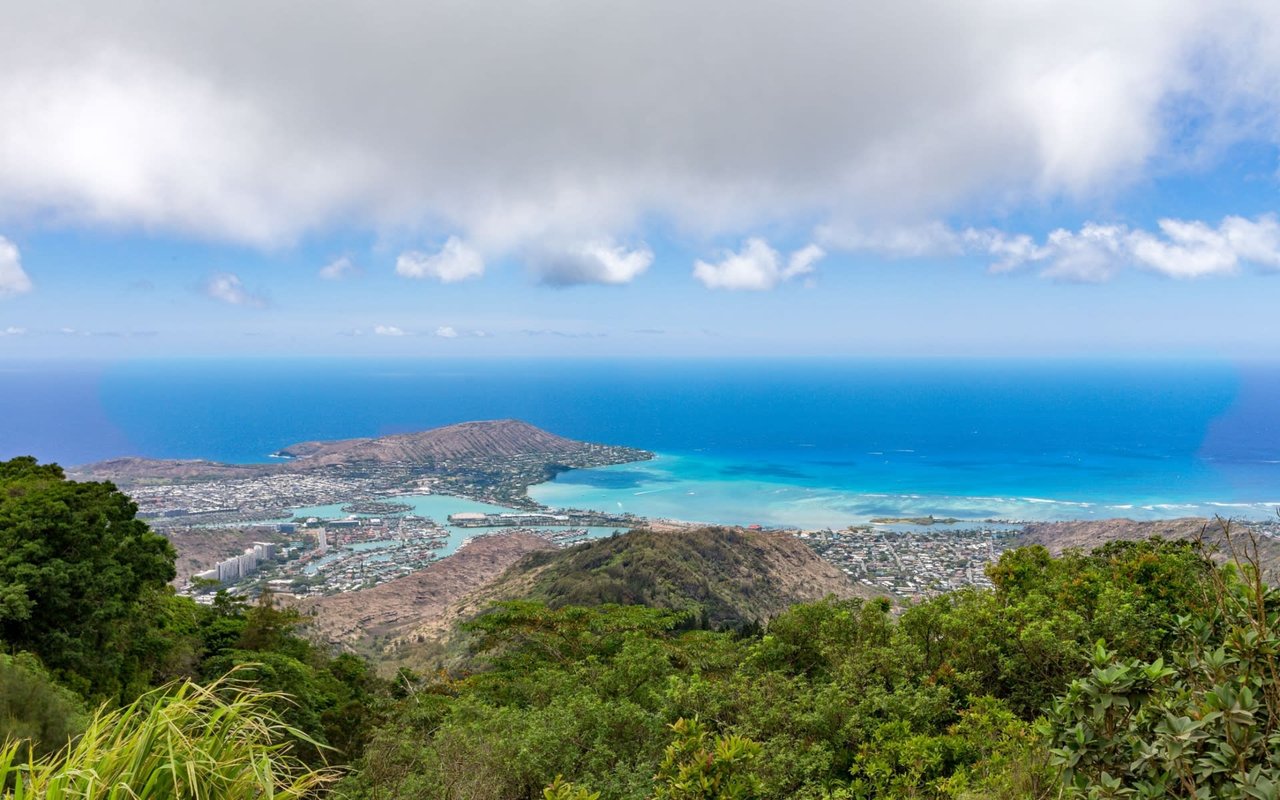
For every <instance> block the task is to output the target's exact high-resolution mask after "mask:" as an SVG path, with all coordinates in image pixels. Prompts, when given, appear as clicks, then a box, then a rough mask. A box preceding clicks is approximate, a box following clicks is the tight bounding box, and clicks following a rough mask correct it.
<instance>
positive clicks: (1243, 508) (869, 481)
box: [0, 359, 1280, 526]
mask: <svg viewBox="0 0 1280 800" xmlns="http://www.w3.org/2000/svg"><path fill="white" fill-rule="evenodd" d="M0 366H3V367H4V368H3V369H0V382H4V385H3V386H0V389H2V391H0V457H7V456H11V455H18V454H28V453H29V454H32V455H36V456H37V457H39V458H41V459H43V460H58V461H62V462H63V463H68V464H76V463H83V462H86V461H91V460H96V459H102V458H108V457H114V456H120V455H131V454H132V455H147V456H157V457H182V458H211V459H216V460H223V461H233V462H256V461H265V460H267V457H268V454H270V453H272V452H274V451H276V450H279V449H280V448H282V447H285V446H287V445H289V444H292V443H295V442H298V441H304V440H310V439H335V438H345V437H353V436H376V435H381V434H389V433H399V432H404V431H410V430H421V429H426V428H430V427H435V426H437V425H443V424H448V423H453V422H461V421H465V420H472V419H495V418H504V417H514V418H519V419H524V420H527V421H529V422H531V423H533V424H535V425H539V426H541V427H544V428H546V429H548V430H550V431H553V432H555V433H559V434H561V435H564V436H569V437H573V438H577V439H584V440H588V441H598V442H607V443H611V444H625V445H632V446H636V447H642V448H645V449H649V450H653V451H656V452H658V453H660V454H661V458H659V459H658V460H657V461H654V462H652V463H647V464H634V465H624V466H621V467H614V468H608V469H604V470H587V471H578V472H570V473H566V474H564V475H562V476H560V477H559V478H558V479H557V480H556V481H555V482H554V483H551V484H547V485H544V486H540V487H536V488H535V489H534V492H533V494H534V497H535V498H537V499H539V500H541V501H542V502H545V503H548V504H550V505H555V506H579V507H595V508H600V509H602V510H607V511H616V510H619V509H622V510H627V511H633V512H637V513H642V514H646V515H654V516H669V517H673V518H679V519H693V520H702V521H710V522H738V523H745V524H750V523H760V524H799V525H805V526H820V525H840V524H848V523H850V522H858V521H861V520H865V519H866V518H869V517H873V516H915V515H920V514H928V513H932V514H935V515H941V516H957V517H966V518H974V517H977V518H982V517H998V518H1018V519H1031V518H1093V517H1104V516H1116V515H1124V516H1134V517H1168V516H1179V515H1183V514H1188V513H1213V512H1218V513H1226V514H1230V515H1234V516H1250V517H1261V516H1266V515H1269V514H1271V513H1272V509H1273V507H1274V506H1275V505H1277V504H1280V365H1277V364H1276V363H1253V362H1250V363H1236V362H1228V361H1192V362H1178V361H1171V360H1165V361H1110V362H1087V361H1044V362H1033V361H962V360H952V361H946V360H909V361H892V360H832V359H792V360H787V361H780V360H735V361H713V360H692V359H691V360H677V361H656V360H629V361H607V360H591V361H568V360H524V361H475V362H467V361H457V360H451V361H444V360H407V359H400V360H323V359H309V360H234V361H233V360H186V361H133V362H120V363H110V364H106V363H104V364H36V363H28V362H15V363H9V364H5V365H0ZM457 510H466V508H458V509H457ZM420 513H424V514H426V515H428V516H433V517H440V516H441V515H440V514H439V513H438V512H436V511H424V512H420Z"/></svg>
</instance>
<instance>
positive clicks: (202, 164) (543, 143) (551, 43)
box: [0, 0, 1280, 276]
mask: <svg viewBox="0 0 1280 800" xmlns="http://www.w3.org/2000/svg"><path fill="white" fill-rule="evenodd" d="M10 5H13V6H15V7H13V8H8V7H7V8H6V17H5V22H6V29H9V30H17V31H22V36H21V37H20V38H19V37H8V38H7V39H6V41H5V43H4V47H3V48H2V49H0V119H3V120H21V121H22V124H21V125H16V124H10V125H4V126H2V127H0V209H3V214H4V215H5V216H7V217H22V218H24V219H31V220H36V221H37V222H42V221H44V220H51V221H53V222H54V223H55V224H58V225H66V224H89V225H108V226H125V227H132V228H137V229H144V230H164V231H176V232H179V233H182V234H194V235H197V236H200V237H214V238H220V239H229V240H234V241H239V242H248V243H251V244H255V245H264V246H269V245H274V244H279V243H281V242H286V243H287V242H289V241H292V240H295V239H296V238H297V237H299V236H301V235H303V234H306V233H307V232H309V231H313V230H316V229H320V228H323V227H324V226H326V225H328V224H331V223H333V222H334V221H337V220H341V221H342V222H343V224H346V225H350V226H355V227H368V228H375V229H378V230H379V231H397V232H399V231H406V232H407V235H432V234H435V233H437V232H439V231H456V232H457V233H458V234H459V236H460V237H461V238H463V239H465V240H467V241H469V242H472V243H473V245H474V246H476V247H477V248H479V249H480V250H482V251H483V252H485V253H491V252H492V253H497V252H504V253H505V252H517V251H519V250H521V249H522V248H524V247H526V246H529V245H531V244H537V243H539V242H543V241H547V240H554V241H574V240H577V239H581V238H583V237H589V236H595V235H613V236H616V237H619V238H621V237H622V236H624V235H625V234H626V233H628V232H634V231H636V230H640V229H641V227H642V226H643V225H644V224H645V223H647V222H648V221H650V220H657V221H659V222H666V223H671V224H673V225H675V226H678V227H681V228H685V227H687V228H691V229H694V230H697V231H707V232H710V233H713V234H718V235H740V234H741V232H743V231H748V230H755V229H759V228H758V227H757V226H761V225H765V224H772V223H787V222H792V223H795V222H797V221H802V220H808V219H813V218H815V217H822V216H824V215H825V214H827V213H830V214H832V215H833V216H835V217H842V216H848V217H849V218H854V219H862V220H864V221H866V222H873V223H877V224H880V223H884V224H891V223H895V222H902V221H903V220H911V219H928V218H933V217H946V216H948V215H951V214H954V213H956V212H958V211H960V210H962V209H965V208H968V207H971V204H972V203H973V202H975V201H990V200H992V199H995V200H996V201H997V202H999V203H1000V204H1002V205H1004V206H1006V207H1007V206H1010V205H1015V204H1017V203H1019V202H1026V201H1032V202H1039V201H1041V200H1044V199H1046V198H1047V199H1050V200H1052V199H1054V198H1056V197H1058V196H1061V195H1071V196H1074V197H1088V196H1092V195H1093V194H1095V193H1102V194H1106V193H1109V192H1110V191H1111V190H1113V189H1115V188H1116V187H1117V186H1123V185H1124V184H1125V182H1127V181H1133V180H1136V179H1140V178H1142V177H1143V176H1144V174H1145V171H1146V170H1148V169H1149V168H1150V166H1151V165H1156V166H1158V167H1161V168H1165V167H1169V166H1170V165H1172V166H1173V167H1175V168H1176V167H1177V163H1176V162H1178V161H1179V160H1180V159H1183V158H1185V157H1187V156H1188V154H1190V155H1200V154H1202V153H1206V152H1207V153H1209V154H1210V156H1211V155H1212V152H1213V151H1215V150H1216V151H1222V150H1224V149H1225V148H1226V146H1227V145H1230V144H1232V143H1233V142H1236V141H1240V140H1241V139H1246V140H1254V141H1264V142H1268V143H1269V142H1271V141H1274V140H1275V139H1276V137H1277V136H1280V91H1278V90H1277V89H1278V87H1280V6H1278V5H1277V4H1276V3H1274V2H1273V0H1232V2H1230V3H1229V5H1228V7H1227V8H1223V7H1222V6H1221V4H1214V3H1204V2H1199V1H1198V0H1162V2H1122V3H1117V2H1114V0H1043V1H1042V2H1037V3H1035V4H1034V5H1033V6H1032V7H1030V10H1026V9H1024V10H1023V11H1021V12H1020V13H1010V8H1009V3H1008V2H1007V0H972V2H966V3H963V4H960V3H954V2H946V0H923V2H921V3H918V4H916V5H915V6H913V12H912V13H911V14H909V15H905V16H904V15H903V14H902V12H901V10H900V9H898V8H896V7H894V6H892V5H891V4H866V3H848V2H844V0H814V2H810V3H805V4H802V6H800V7H796V8H790V9H788V12H787V13H785V14H780V13H778V10H777V8H776V7H775V6H773V5H772V4H768V3H735V4H732V5H728V4H725V3H723V2H706V3H676V2H667V1H665V0H656V4H655V0H619V2H615V3H609V4H608V5H607V7H605V6H601V5H600V4H599V3H595V2H590V0H563V2H557V3H554V4H551V5H549V6H548V5H545V4H540V3H538V4H517V5H516V6H514V7H512V8H510V9H507V11H506V12H505V13H504V14H501V15H495V14H492V13H490V12H489V10H487V9H486V8H485V6H484V5H483V4H475V3H446V4H421V3H409V2H388V3H386V4H383V5H381V6H380V7H379V19H380V22H381V23H382V24H378V25H365V24H356V23H355V22H353V21H359V20H362V19H364V18H365V17H366V16H367V13H368V12H367V8H366V7H365V6H364V5H363V4H362V3H359V2H357V0H334V1H333V2H330V3H325V4H324V5H323V7H316V8H312V9H310V10H309V16H308V24H307V25H304V26H300V25H296V24H292V23H293V22H294V20H293V19H292V18H291V16H290V14H292V13H293V12H292V11H291V10H290V9H289V8H287V7H285V6H279V7H263V6H262V4H260V3H252V2H250V1H249V0H226V1H225V2H218V3H203V4H198V5H196V6H193V7H186V5H185V4H184V5H183V6H182V7H181V8H180V7H179V6H178V5H176V4H170V5H171V7H166V8H162V9H160V10H155V9H152V8H150V7H148V8H147V13H145V14H140V13H138V8H139V6H138V4H137V3H136V0H93V2H90V0H68V2H65V3H34V2H32V3H18V4H10ZM727 9H728V10H731V11H732V13H731V14H729V15H728V16H726V10H727ZM744 43H751V45H752V46H744ZM659 51H660V52H661V53H662V58H661V59H654V58H653V53H655V52H659ZM762 51H767V52H768V53H769V55H770V57H769V58H761V57H760V53H761V52H762ZM326 52H342V53H345V54H348V56H349V57H346V58H341V59H323V58H316V57H315V54H316V53H326ZM530 54H534V55H533V56H531V55H530ZM531 57H536V60H537V67H538V68H537V69H536V70H531V69H528V67H527V65H528V60H529V59H530V58H531ZM439 64H449V65H450V68H449V70H448V71H447V72H445V71H442V70H440V69H438V65H439ZM583 64H590V65H591V68H590V69H583V67H582V65H583ZM1186 108H1193V109H1196V119H1195V124H1194V125H1187V124H1186V122H1187V120H1186V118H1185V115H1184V116H1182V117H1180V116H1179V115H1178V113H1177V112H1178V110H1179V109H1186ZM0 222H3V219H0ZM413 261H414V259H410V263H411V264H412V262H413ZM411 271H412V267H411ZM450 274H452V273H450ZM465 274H467V275H468V276H472V275H474V274H476V273H475V271H474V270H471V271H466V273H465Z"/></svg>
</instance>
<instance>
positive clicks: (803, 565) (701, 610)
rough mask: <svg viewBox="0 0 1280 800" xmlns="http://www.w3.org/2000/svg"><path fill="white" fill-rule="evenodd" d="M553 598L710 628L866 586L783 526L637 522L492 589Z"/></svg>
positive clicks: (532, 561) (530, 562) (534, 563)
mask: <svg viewBox="0 0 1280 800" xmlns="http://www.w3.org/2000/svg"><path fill="white" fill-rule="evenodd" d="M504 585H507V586H511V587H513V588H515V587H520V586H526V587H528V588H527V589H521V590H519V591H517V592H512V593H513V594H517V593H519V594H523V595H524V596H527V597H530V598H533V599H540V600H545V601H546V602H547V603H548V604H550V605H552V606H561V605H599V604H601V603H620V604H643V605H648V606H656V607H660V608H670V609H675V610H690V611H694V612H696V613H698V614H700V615H702V616H704V617H705V619H706V621H707V622H708V623H709V624H711V625H712V626H716V627H719V626H723V625H738V624H742V623H747V622H755V621H763V620H766V619H769V618H770V617H773V616H775V615H777V614H778V613H780V612H781V611H783V610H784V609H786V608H787V607H788V606H790V605H792V604H794V603H799V602H805V601H811V600H819V599H821V598H823V597H826V596H827V595H831V594H834V595H836V596H839V597H852V596H855V595H859V594H864V592H862V591H861V590H860V589H859V587H858V586H857V585H856V584H855V583H854V582H853V581H852V580H850V578H849V577H848V576H847V575H845V574H844V573H843V572H841V571H840V570H839V569H837V568H836V567H834V566H833V565H831V564H829V563H827V562H826V561H823V560H821V559H819V558H818V557H817V556H816V555H814V554H813V551H812V550H810V549H809V548H808V547H806V546H805V545H804V544H803V543H802V542H800V541H799V540H797V539H796V538H794V537H793V536H790V535H789V534H776V533H763V532H759V531H747V530H742V529H739V528H699V529H694V530H688V531H681V532H677V533H659V532H656V531H651V530H636V531H632V532H630V533H628V534H625V535H623V536H617V537H614V538H610V539H598V540H595V541H592V542H588V543H586V544H583V545H580V546H578V547H574V548H572V549H569V550H563V551H556V552H545V553H534V554H531V555H528V556H525V557H524V558H523V559H521V561H520V562H518V563H517V564H516V565H515V566H514V567H512V568H511V569H510V570H508V571H507V573H506V574H505V575H503V577H502V579H501V580H500V581H499V583H498V584H497V585H495V587H494V590H495V592H496V593H499V594H501V593H502V589H503V586H504Z"/></svg>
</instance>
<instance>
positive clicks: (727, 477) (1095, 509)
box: [529, 454, 1280, 529]
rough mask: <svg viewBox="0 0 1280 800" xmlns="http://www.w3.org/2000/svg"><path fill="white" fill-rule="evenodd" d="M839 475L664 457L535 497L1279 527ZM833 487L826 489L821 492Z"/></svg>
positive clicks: (745, 512)
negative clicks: (740, 468)
mask: <svg viewBox="0 0 1280 800" xmlns="http://www.w3.org/2000/svg"><path fill="white" fill-rule="evenodd" d="M841 480H849V481H850V482H851V483H856V479H855V478H853V477H852V476H846V475H841V474H835V475H828V476H825V478H823V477H816V476H814V475H799V474H796V475H785V474H783V475H777V476H776V477H773V478H763V477H755V478H743V477H739V476H736V475H735V469H734V464H733V463H732V462H725V461H723V460H718V459H715V458H711V457H706V456H701V457H687V456H670V455H661V454H660V455H659V457H658V458H657V459H655V460H653V461H650V462H646V463H644V464H628V465H621V466H616V467H602V468H600V469H595V470H581V471H575V472H570V473H565V474H563V475H561V476H559V478H557V479H556V480H555V481H554V482H551V483H544V484H541V485H539V486H535V487H533V488H532V490H531V491H530V492H529V494H530V495H531V496H532V497H533V498H534V499H535V500H537V501H538V502H540V503H544V504H546V505H548V506H551V507H553V508H556V507H576V508H597V509H602V510H606V511H617V512H630V513H633V514H638V515H641V516H647V517H659V518H670V519H679V520H688V521H696V522H707V523H716V524H731V525H751V524H759V525H764V526H766V527H768V526H789V525H794V526H799V527H803V528H813V529H818V528H841V527H844V526H847V525H850V524H854V523H860V522H867V521H869V520H871V519H874V518H876V517H922V516H927V515H933V516H935V517H955V518H958V519H964V520H986V519H999V520H1021V521H1027V520H1060V519H1108V518H1112V517H1128V518H1130V519H1162V518H1168V517H1181V516H1213V515H1215V514H1219V515H1222V516H1228V517H1235V518H1249V519H1265V518H1271V517H1273V516H1274V514H1275V509H1276V508H1277V507H1280V491H1277V492H1274V493H1273V495H1274V497H1275V498H1276V499H1275V500H1274V501H1260V502H1257V503H1236V502H1223V501H1220V500H1211V499H1205V500H1191V499H1187V500H1184V501H1182V502H1168V500H1169V498H1168V496H1166V495H1161V494H1159V493H1156V494H1146V493H1145V492H1150V491H1154V490H1151V489H1147V490H1145V492H1144V491H1136V492H1133V493H1129V494H1125V493H1123V492H1122V491H1121V490H1115V491H1114V493H1113V494H1104V493H1101V492H1097V491H1092V492H1086V491H1084V490H1081V489H1079V487H1077V492H1078V494H1077V495H1076V496H1077V497H1087V498H1091V499H1071V497H1069V496H1064V497H1057V498H1055V497H1030V496H1016V495H1011V496H997V495H976V496H961V495H948V494H919V493H891V492H883V491H881V492H877V491H860V490H859V489H857V488H853V487H848V486H842V485H841V484H840V481H841ZM824 483H825V484H826V485H823V484H824ZM922 483H926V482H925V481H922Z"/></svg>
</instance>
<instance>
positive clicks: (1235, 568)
mask: <svg viewBox="0 0 1280 800" xmlns="http://www.w3.org/2000/svg"><path fill="white" fill-rule="evenodd" d="M1227 542H1228V545H1229V546H1233V543H1232V540H1231V538H1230V535H1229V531H1228V537H1227ZM1256 553H1257V542H1256V541H1254V542H1252V543H1246V546H1245V547H1244V548H1243V549H1242V551H1241V552H1233V553H1232V555H1233V556H1234V558H1233V563H1232V564H1230V565H1228V566H1227V567H1226V568H1224V569H1223V570H1221V571H1220V572H1219V573H1216V575H1217V583H1216V589H1217V591H1216V609H1215V610H1214V612H1213V613H1212V614H1211V615H1208V616H1207V617H1199V618H1197V617H1193V616H1184V617H1182V618H1180V620H1179V624H1178V633H1179V636H1180V641H1179V643H1178V645H1177V646H1176V647H1175V648H1174V649H1173V652H1172V653H1171V654H1170V655H1171V657H1170V658H1168V659H1159V658H1157V659H1155V660H1153V661H1141V660H1138V659H1124V658H1119V657H1117V656H1116V654H1115V653H1114V652H1112V651H1109V650H1108V649H1107V648H1106V647H1105V646H1104V645H1103V644H1102V643H1099V644H1098V647H1097V649H1096V651H1095V653H1094V657H1093V666H1092V670H1091V672H1090V673H1089V674H1088V675H1087V676H1086V677H1084V678H1080V679H1078V680H1076V681H1074V682H1073V683H1072V684H1071V687H1070V689H1069V690H1068V691H1067V693H1066V695H1065V696H1064V697H1062V698H1060V699H1059V700H1058V702H1057V703H1055V705H1054V707H1053V710H1052V712H1051V714H1050V718H1049V722H1050V724H1051V725H1052V728H1051V730H1052V732H1053V735H1054V739H1055V741H1054V745H1055V747H1054V750H1053V758H1054V761H1055V762H1056V763H1057V764H1058V765H1060V766H1061V767H1062V769H1063V774H1064V777H1065V778H1066V783H1067V785H1068V790H1069V792H1070V793H1071V796H1073V797H1079V798H1103V797H1124V798H1163V797H1171V798H1228V799H1234V798H1242V799H1243V798H1253V799H1254V800H1273V799H1274V798H1277V797H1280V592H1277V591H1276V590H1275V589H1274V588H1271V587H1269V586H1268V585H1267V584H1266V583H1265V582H1264V581H1263V580H1262V577H1261V570H1260V568H1259V567H1260V565H1259V563H1258V559H1257V557H1256Z"/></svg>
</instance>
